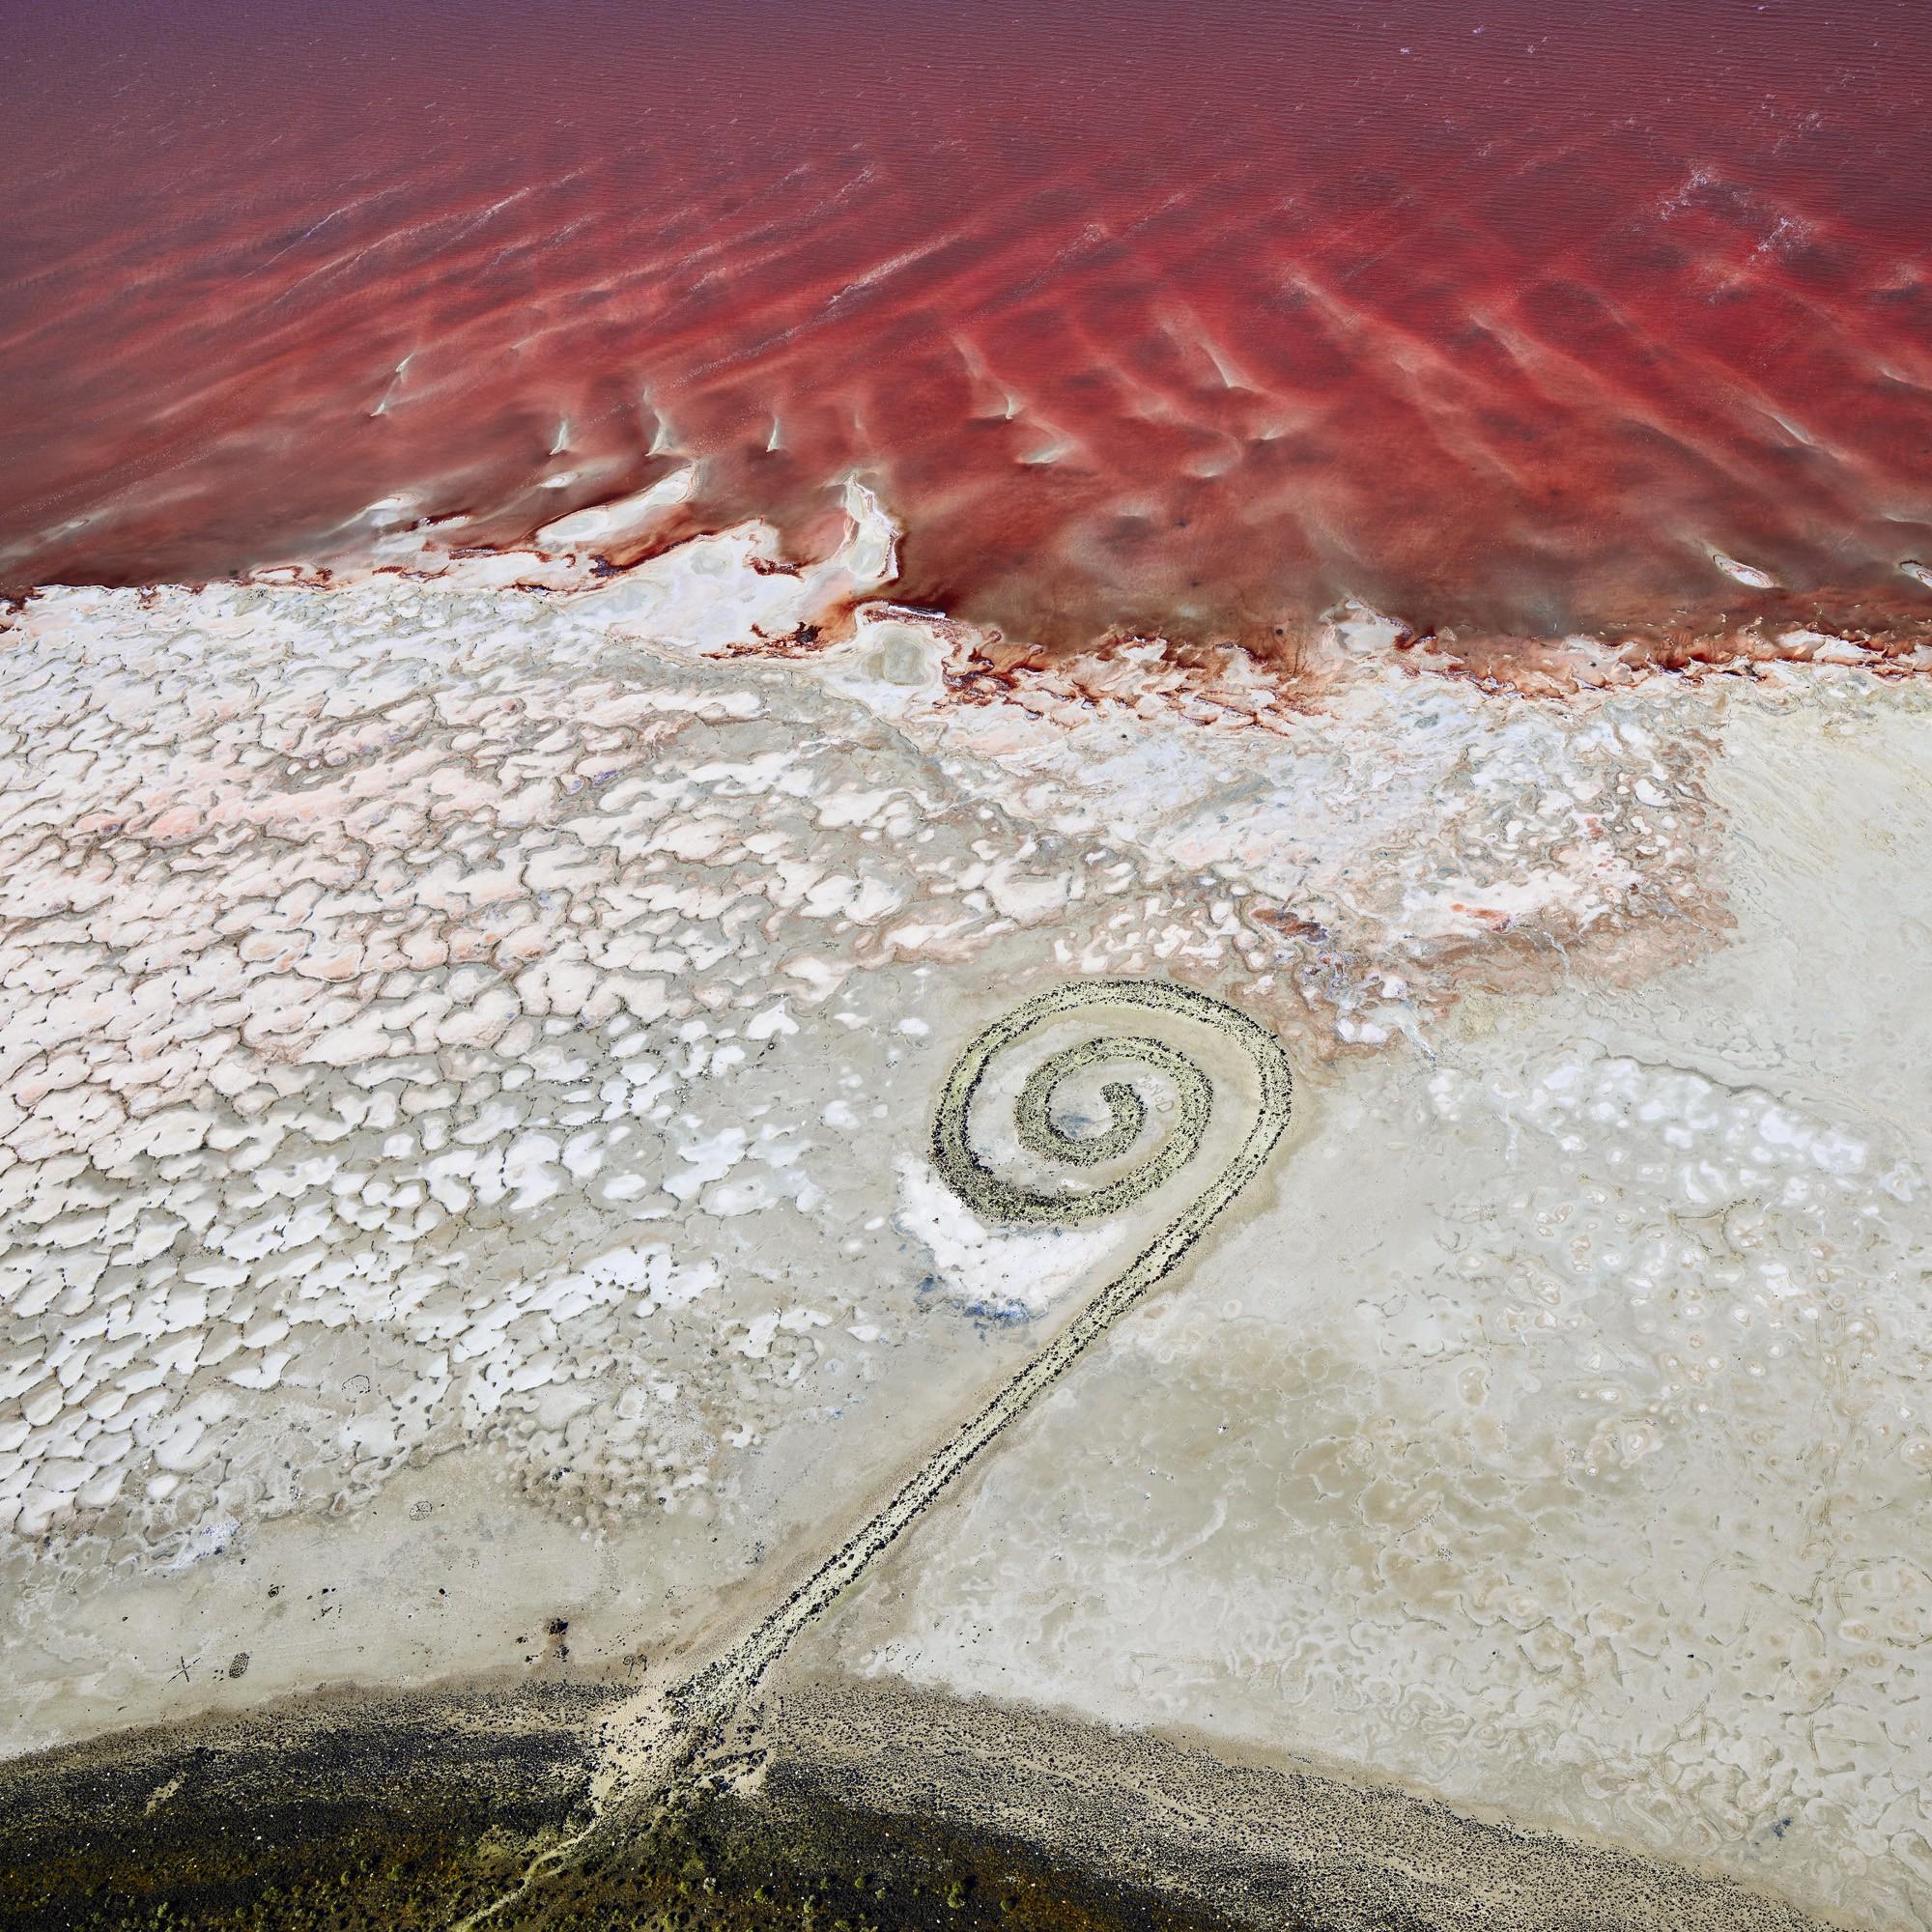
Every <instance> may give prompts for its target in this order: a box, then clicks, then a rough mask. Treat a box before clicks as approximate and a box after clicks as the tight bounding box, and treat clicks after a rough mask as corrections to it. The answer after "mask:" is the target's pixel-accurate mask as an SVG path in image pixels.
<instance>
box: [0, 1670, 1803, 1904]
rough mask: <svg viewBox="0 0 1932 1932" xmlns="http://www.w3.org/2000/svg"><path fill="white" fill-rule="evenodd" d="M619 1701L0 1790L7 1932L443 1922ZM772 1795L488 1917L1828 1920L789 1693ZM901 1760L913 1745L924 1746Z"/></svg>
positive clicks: (355, 1713)
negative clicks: (13, 1929)
mask: <svg viewBox="0 0 1932 1932" xmlns="http://www.w3.org/2000/svg"><path fill="white" fill-rule="evenodd" d="M609 1702H610V1700H609V1697H608V1696H607V1695H605V1694H601V1693H599V1692H596V1691H593V1690H585V1689H582V1688H577V1689H552V1690H535V1689H532V1688H526V1689H524V1690H519V1691H515V1692H511V1693H499V1694H472V1695H443V1696H426V1695H418V1696H413V1697H388V1696H381V1695H370V1696H364V1695H346V1696H338V1697H336V1698H333V1699H328V1700H323V1701H310V1702H306V1703H299V1704H294V1705H289V1706H285V1707H281V1708H278V1709H276V1710H274V1711H272V1712H269V1713H263V1714H257V1715H254V1716H250V1717H247V1718H242V1719H227V1720H223V1721H220V1722H217V1723H208V1724H201V1725H193V1726H185V1727H180V1728H174V1729H170V1730H168V1731H166V1732H158V1731H156V1732H147V1733H142V1734H138V1735H135V1736H133V1737H128V1738H119V1739H115V1740H111V1741H106V1742H102V1743H99V1744H95V1745H89V1746H82V1747H73V1748H71V1749H69V1750H65V1751H59V1752H54V1753H49V1754H46V1755H44V1756H42V1757H38V1758H35V1759H31V1760H28V1761H25V1762H19V1763H15V1764H14V1765H13V1766H11V1767H9V1768H8V1769H7V1771H6V1772H5V1774H4V1776H0V1858H3V1859H4V1870H5V1873H6V1876H5V1879H4V1880H0V1912H4V1920H3V1921H0V1922H5V1923H6V1924H7V1925H9V1926H10V1927H13V1926H17V1927H19V1928H21V1932H53V1928H56V1927H62V1928H73V1932H83V1928H84V1932H132V1928H134V1927H136V1926H142V1927H146V1926H153V1925H157V1924H159V1925H189V1926H201V1925H206V1926H222V1925H237V1926H241V1925H247V1926H255V1927H261V1928H263V1929H264V1932H310V1929H311V1928H314V1929H315V1932H322V1928H332V1932H359V1928H363V1927H368V1928H375V1927H379V1926H390V1925H393V1926H412V1927H413V1926H419V1927H423V1928H430V1927H440V1926H445V1925H448V1924H452V1923H455V1922H457V1921H458V1920H459V1919H461V1918H465V1917H466V1916H468V1915H469V1914H471V1913H473V1912H476V1911H477V1910H478V1909H479V1908H483V1907H487V1906H488V1904H489V1902H490V1901H491V1900H492V1899H494V1898H499V1897H503V1896H505V1895H506V1894H509V1893H511V1892H512V1891H513V1890H515V1888H516V1887H517V1884H518V1881H519V1879H520V1876H521V1874H522V1872H523V1870H524V1868H525V1867H526V1864H527V1863H528V1862H529V1861H531V1860H533V1859H535V1858H537V1857H539V1856H540V1855H541V1854H542V1853H543V1852H544V1851H545V1850H546V1849H547V1848H548V1847H551V1846H554V1844H555V1843H557V1842H558V1841H559V1840H561V1839H562V1838H564V1837H565V1836H567V1835H568V1834H569V1833H571V1831H572V1830H574V1829H575V1828H576V1827H577V1826H578V1825H579V1824H581V1821H582V1811H583V1807H584V1805H585V1803H586V1796H587V1785H588V1779H587V1775H586V1767H587V1765H588V1763H589V1762H590V1759H591V1756H592V1754H593V1752H592V1745H593V1740H594V1734H595V1730H596V1727H597V1724H598V1720H599V1719H600V1717H602V1716H603V1715H604V1714H605V1713H606V1712H607V1711H608V1708H609ZM760 1719H761V1721H759V1722H758V1723H757V1724H756V1725H755V1726H753V1729H752V1731H750V1732H748V1734H747V1737H748V1739H752V1738H754V1739H755V1747H754V1755H755V1759H756V1772H755V1774H754V1776H753V1777H752V1778H751V1779H750V1780H749V1781H740V1782H738V1783H736V1784H733V1785H728V1786H720V1787H719V1788H716V1789H712V1790H708V1791H705V1792H701V1793H699V1794H696V1795H695V1796H693V1797H692V1798H691V1799H690V1800H688V1801H687V1802H685V1803H683V1804H679V1805H677V1806H675V1807H673V1808H672V1809H670V1810H668V1812H665V1813H663V1814H660V1815H658V1816H656V1817H654V1818H653V1819H651V1820H650V1821H649V1822H648V1823H647V1824H646V1825H645V1826H643V1827H642V1828H641V1829H639V1831H638V1832H636V1833H627V1834H623V1835H619V1836H613V1837H611V1838H608V1839H606V1840H604V1841H602V1842H600V1843H599V1844H598V1845H597V1847H596V1849H595V1850H594V1852H592V1853H590V1854H588V1855H587V1856H586V1857H584V1858H583V1859H582V1860H581V1861H575V1862H573V1863H572V1864H571V1865H569V1866H568V1867H566V1868H565V1869H563V1870H562V1871H560V1872H558V1873H556V1874H554V1875H553V1876H551V1877H550V1878H548V1879H546V1880H544V1881H542V1882H540V1883H539V1884H537V1885H536V1886H534V1887H531V1888H529V1889H526V1890H522V1891H518V1892H516V1896H515V1901H514V1903H513V1904H511V1905H509V1906H507V1907H506V1908H504V1909H502V1910H499V1911H495V1912H491V1913H489V1914H488V1916H487V1918H485V1919H484V1920H483V1922H486V1923H491V1924H497V1925H501V1926H503V1927H505V1928H506V1932H562V1929H563V1928H566V1927H588V1926H600V1927H638V1928H664V1932H670V1928H686V1932H699V1929H700V1928H715V1932H738V1929H739V1928H745V1932H753V1928H758V1927H772V1928H777V1927H781V1926H793V1925H799V1926H806V1925H812V1926H820V1927H823V1926H838V1925H844V1926H846V1927H848V1928H855V1932H856V1928H859V1927H866V1926H870V1927H876V1928H879V1929H880V1932H885V1928H888V1927H924V1926H941V1925H943V1926H950V1927H959V1926H994V1925H997V1926H1001V1927H1007V1928H1012V1927H1038V1928H1042V1932H1048V1928H1051V1932H1067V1928H1082V1932H1103V1928H1108V1929H1109V1932H1111V1928H1123V1929H1124V1928H1141V1927H1147V1928H1152V1927H1155V1926H1161V1927H1174V1928H1178V1929H1179V1932H1220V1928H1233V1927H1240V1926H1251V1925H1252V1926H1268V1927H1272V1928H1276V1932H1383V1928H1387V1927H1390V1926H1400V1927H1402V1928H1405V1932H1435V1928H1442V1932H1451V1928H1454V1927H1458V1926H1463V1925H1467V1924H1468V1923H1469V1922H1471V1915H1472V1914H1479V1915H1480V1918H1481V1922H1482V1923H1484V1924H1488V1925H1493V1926H1496V1927H1499V1928H1518V1927H1520V1928H1523V1932H1612V1928H1614V1932H1653V1928H1654V1932H1668V1928H1681V1929H1682V1932H1813V1929H1814V1928H1822V1927H1824V1926H1825V1925H1827V1924H1828V1923H1830V1922H1831V1921H1827V1920H1823V1919H1817V1918H1807V1917H1805V1916H1804V1915H1803V1914H1801V1913H1798V1912H1796V1911H1794V1910H1793V1909H1792V1908H1790V1907H1789V1906H1787V1905H1784V1904H1782V1903H1780V1902H1779V1901H1777V1900H1776V1899H1773V1898H1769V1897H1766V1896H1762V1895H1759V1894H1756V1893H1753V1892H1749V1891H1747V1890H1746V1889H1743V1888H1741V1887H1739V1886H1737V1885H1735V1884H1733V1883H1730V1882H1727V1881H1724V1880H1722V1879H1719V1878H1715V1877H1711V1876H1708V1875H1703V1874H1698V1873H1693V1872H1690V1871H1686V1870H1683V1869H1680V1868H1677V1867H1675V1866H1672V1865H1670V1864H1668V1863H1665V1862H1663V1861H1651V1860H1645V1859H1641V1858H1637V1857H1634V1856H1632V1855H1631V1854H1629V1853H1627V1852H1621V1851H1617V1850H1614V1849H1610V1848H1606V1847H1602V1846H1596V1845H1589V1844H1583V1843H1578V1842H1576V1841H1573V1840H1564V1839H1560V1838H1556V1837H1553V1836H1548V1835H1542V1834H1536V1833H1524V1832H1520V1831H1517V1830H1513V1829H1511V1828H1510V1827H1508V1826H1506V1825H1499V1824H1493V1823H1484V1822H1479V1821H1476V1820H1473V1819H1470V1818H1466V1817H1463V1816H1459V1815H1458V1814H1457V1813H1456V1812H1454V1811H1452V1810H1451V1809H1449V1808H1448V1807H1447V1806H1444V1805H1441V1804H1433V1803H1430V1802H1428V1801H1426V1800H1422V1799H1418V1798H1415V1797H1413V1796H1410V1795H1408V1794H1406V1793H1402V1792H1398V1791H1393V1790H1387V1789H1378V1788H1375V1787H1371V1786H1365V1785H1360V1784H1352V1783H1349V1782H1345V1781H1343V1780H1341V1779H1338V1778H1334V1777H1331V1776H1322V1775H1321V1774H1319V1773H1315V1772H1312V1771H1310V1772H1304V1773H1300V1774H1293V1775H1284V1774H1281V1773H1279V1772H1275V1771H1270V1770H1263V1769H1258V1768H1253V1767H1244V1766H1240V1765H1237V1764H1229V1763H1225V1762H1222V1761H1220V1760H1218V1759H1216V1758H1214V1757H1212V1756H1210V1755H1208V1754H1206V1753H1204V1752H1200V1751H1189V1750H1184V1749H1179V1748H1177V1747H1174V1746H1172V1745H1169V1744H1165V1743H1162V1742H1160V1741H1158V1740H1154V1739H1151V1738H1148V1737H1145V1736H1137V1735H1134V1734H1131V1733H1126V1732H1119V1731H1111V1730H1105V1729H1098V1728H1094V1727H1092V1726H1081V1725H1074V1724H1068V1723H1066V1722H1064V1721H1061V1720H1057V1719H1050V1718H1046V1717H1042V1716H1040V1715H1038V1714H1037V1713H1028V1712H1023V1711H1015V1710H1007V1709H1002V1708H1000V1707H997V1706H993V1705H990V1704H985V1703H975V1704H961V1703H958V1702H954V1701H952V1700H948V1699H944V1698H936V1697H931V1696H920V1695H915V1694H911V1693H907V1692H904V1691H900V1690H884V1691H882V1690H879V1689H877V1688H876V1687H868V1686H858V1685H843V1686H827V1685H823V1684H820V1685H810V1684H801V1683H797V1682H794V1683H792V1684H790V1685H788V1686H787V1688H786V1690H785V1691H784V1694H783V1695H782V1697H781V1699H776V1700H774V1702H773V1703H772V1704H771V1705H769V1706H768V1707H767V1708H766V1709H765V1710H764V1711H763V1712H762V1713H761V1714H760ZM914 1741H916V1742H914Z"/></svg>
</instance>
